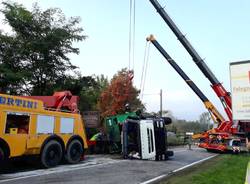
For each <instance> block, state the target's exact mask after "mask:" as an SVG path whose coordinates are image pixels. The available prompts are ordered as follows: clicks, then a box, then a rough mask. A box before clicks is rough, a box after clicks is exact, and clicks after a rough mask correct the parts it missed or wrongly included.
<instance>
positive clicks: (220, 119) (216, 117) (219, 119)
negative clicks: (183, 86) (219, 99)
mask: <svg viewBox="0 0 250 184" xmlns="http://www.w3.org/2000/svg"><path fill="white" fill-rule="evenodd" d="M147 41H150V42H151V43H152V44H153V45H154V46H155V47H156V49H157V50H158V51H159V52H160V53H161V54H162V55H163V56H164V58H165V59H166V60H167V61H168V62H169V64H170V65H171V66H172V67H173V68H174V69H175V71H176V72H177V73H178V74H179V75H180V76H181V77H182V79H183V80H184V81H185V82H186V83H187V85H188V86H189V87H190V88H191V89H192V90H193V91H194V92H195V94H196V95H197V96H198V97H199V98H200V99H201V101H202V102H203V103H204V105H205V107H206V108H207V110H208V111H209V113H210V114H211V117H212V119H213V120H214V121H215V122H217V123H219V124H220V123H221V122H224V121H225V120H224V118H223V116H222V115H221V114H220V113H219V111H218V110H217V109H216V108H215V106H214V105H213V104H212V103H211V102H210V101H209V100H208V98H207V97H206V96H205V95H204V94H203V93H202V91H201V90H200V89H199V88H198V87H197V86H196V84H195V83H194V82H193V81H192V80H191V79H190V78H189V77H188V76H187V75H186V73H185V72H184V71H183V70H182V69H181V68H180V67H179V65H178V64H177V63H176V62H175V61H174V60H173V59H172V58H171V57H170V55H169V54H168V53H167V52H166V51H165V50H164V49H163V47H162V46H161V45H160V44H159V43H158V42H157V40H156V39H155V38H154V36H153V35H150V36H149V37H147Z"/></svg>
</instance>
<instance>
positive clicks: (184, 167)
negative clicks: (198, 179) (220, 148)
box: [172, 155, 217, 173]
mask: <svg viewBox="0 0 250 184" xmlns="http://www.w3.org/2000/svg"><path fill="white" fill-rule="evenodd" d="M215 156H217V155H212V156H210V157H207V158H204V159H202V160H198V161H196V162H193V163H191V164H188V165H185V166H183V167H181V168H179V169H175V170H174V171H172V173H175V172H178V171H181V170H183V169H186V168H188V167H191V166H193V165H195V164H199V163H201V162H204V161H206V160H209V159H211V158H213V157H215Z"/></svg>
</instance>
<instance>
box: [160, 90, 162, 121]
mask: <svg viewBox="0 0 250 184" xmlns="http://www.w3.org/2000/svg"><path fill="white" fill-rule="evenodd" d="M160 117H162V89H161V90H160Z"/></svg>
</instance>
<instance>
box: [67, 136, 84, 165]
mask: <svg viewBox="0 0 250 184" xmlns="http://www.w3.org/2000/svg"><path fill="white" fill-rule="evenodd" d="M82 155H83V146H82V143H81V142H80V141H79V140H76V139H75V140H73V141H71V142H70V143H69V145H68V148H67V150H66V156H65V157H66V161H67V162H68V163H69V164H76V163H78V162H80V160H81V157H82Z"/></svg>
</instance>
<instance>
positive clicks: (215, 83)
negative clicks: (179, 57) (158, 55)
mask: <svg viewBox="0 0 250 184" xmlns="http://www.w3.org/2000/svg"><path fill="white" fill-rule="evenodd" d="M149 1H150V2H151V3H152V5H153V6H154V7H155V9H156V10H157V12H158V13H159V14H160V15H161V17H162V18H163V20H164V21H165V22H166V24H167V25H168V26H169V27H170V29H171V30H172V31H173V32H174V34H175V35H176V37H177V38H178V40H179V41H180V42H181V44H182V45H183V46H184V48H185V49H186V50H187V52H188V53H189V54H190V55H191V57H192V58H193V61H194V62H195V64H196V65H197V66H198V67H199V69H200V70H201V72H202V73H203V74H204V75H205V76H206V77H207V78H208V80H209V81H210V83H211V87H212V88H213V90H214V91H215V93H216V95H217V96H218V97H219V99H220V101H221V103H222V105H223V107H224V110H225V112H226V114H227V116H228V118H229V120H230V122H231V123H232V108H231V104H232V102H231V96H230V93H229V92H228V91H226V89H225V88H224V87H223V86H222V84H221V83H220V82H219V80H218V79H217V78H216V77H215V75H214V74H213V73H212V71H211V70H210V69H209V68H208V66H207V65H206V63H205V62H204V61H203V59H202V58H201V57H200V56H199V54H198V53H197V52H196V50H195V49H194V48H193V47H192V45H191V44H190V43H189V41H188V40H187V38H186V37H185V35H183V34H182V32H181V31H180V30H179V29H178V27H177V26H176V24H175V23H174V22H173V20H172V19H171V18H170V17H169V15H168V14H167V13H166V11H165V10H164V8H163V7H161V5H160V4H159V3H158V1H157V0H149Z"/></svg>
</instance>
